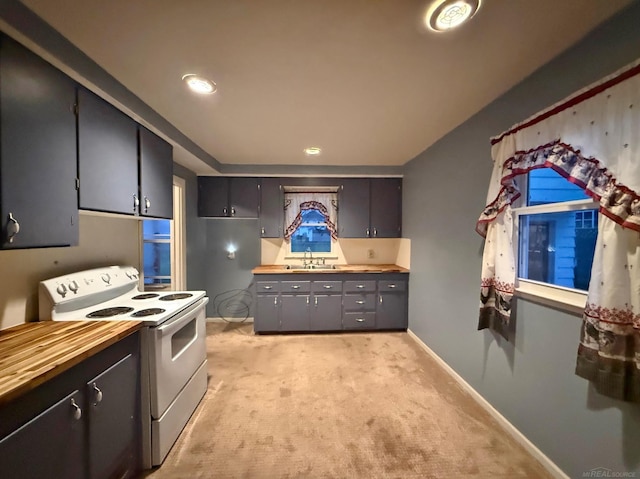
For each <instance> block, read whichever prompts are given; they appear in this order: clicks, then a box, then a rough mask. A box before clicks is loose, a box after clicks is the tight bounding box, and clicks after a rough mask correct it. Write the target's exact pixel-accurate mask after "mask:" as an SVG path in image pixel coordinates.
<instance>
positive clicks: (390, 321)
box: [376, 280, 408, 329]
mask: <svg viewBox="0 0 640 479" xmlns="http://www.w3.org/2000/svg"><path fill="white" fill-rule="evenodd" d="M376 326H377V328H378V329H407V326H408V321H407V282H406V281H402V280H400V281H397V280H382V281H378V301H377V303H376Z"/></svg>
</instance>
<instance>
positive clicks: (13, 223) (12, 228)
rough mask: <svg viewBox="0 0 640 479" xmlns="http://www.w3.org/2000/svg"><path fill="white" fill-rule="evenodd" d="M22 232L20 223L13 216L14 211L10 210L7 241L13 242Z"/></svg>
mask: <svg viewBox="0 0 640 479" xmlns="http://www.w3.org/2000/svg"><path fill="white" fill-rule="evenodd" d="M18 233H20V223H18V220H17V219H15V218H14V217H13V213H11V212H9V224H8V225H7V242H8V243H13V239H14V238H15V237H16V235H17V234H18Z"/></svg>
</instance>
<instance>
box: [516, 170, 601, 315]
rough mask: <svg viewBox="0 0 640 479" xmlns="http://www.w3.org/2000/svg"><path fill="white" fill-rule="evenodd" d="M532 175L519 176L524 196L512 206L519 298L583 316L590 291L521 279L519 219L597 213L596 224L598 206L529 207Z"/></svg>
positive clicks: (576, 203) (583, 203) (564, 203)
mask: <svg viewBox="0 0 640 479" xmlns="http://www.w3.org/2000/svg"><path fill="white" fill-rule="evenodd" d="M528 177H529V172H527V173H524V174H521V175H518V177H517V178H516V180H517V181H518V184H519V185H520V191H522V192H523V194H522V195H521V196H520V197H519V198H518V199H517V200H516V201H515V202H514V203H513V204H512V207H511V212H512V215H513V244H514V245H516V250H515V251H514V253H515V258H514V259H515V261H516V281H515V282H516V284H515V294H516V296H519V297H522V298H524V299H529V300H533V301H537V302H540V303H543V304H545V305H547V306H551V307H557V308H560V309H563V310H568V311H571V312H575V313H580V314H581V313H582V312H583V311H584V308H585V305H586V302H587V294H588V293H587V291H583V290H580V289H575V288H567V287H565V286H558V285H554V284H551V283H545V282H542V281H536V280H531V279H527V278H522V277H521V276H520V271H521V256H520V217H521V216H528V215H534V214H543V213H563V212H568V211H584V210H593V209H595V210H596V214H595V216H594V223H595V224H597V222H598V215H599V212H598V208H599V206H600V205H599V203H598V202H597V201H595V200H594V199H592V198H586V199H582V200H570V201H561V202H556V203H545V204H539V205H533V206H527V205H526V198H527V192H528Z"/></svg>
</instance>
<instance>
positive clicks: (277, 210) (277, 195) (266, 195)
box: [260, 178, 284, 238]
mask: <svg viewBox="0 0 640 479" xmlns="http://www.w3.org/2000/svg"><path fill="white" fill-rule="evenodd" d="M260 236H262V237H263V238H282V237H283V236H284V195H283V192H282V182H281V180H280V178H263V179H262V181H261V184H260Z"/></svg>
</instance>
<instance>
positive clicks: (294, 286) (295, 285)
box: [291, 284, 300, 289]
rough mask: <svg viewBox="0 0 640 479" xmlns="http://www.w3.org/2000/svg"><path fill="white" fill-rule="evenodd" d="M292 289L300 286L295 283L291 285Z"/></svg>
mask: <svg viewBox="0 0 640 479" xmlns="http://www.w3.org/2000/svg"><path fill="white" fill-rule="evenodd" d="M291 289H300V286H298V285H297V284H294V285H293V286H291Z"/></svg>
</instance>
